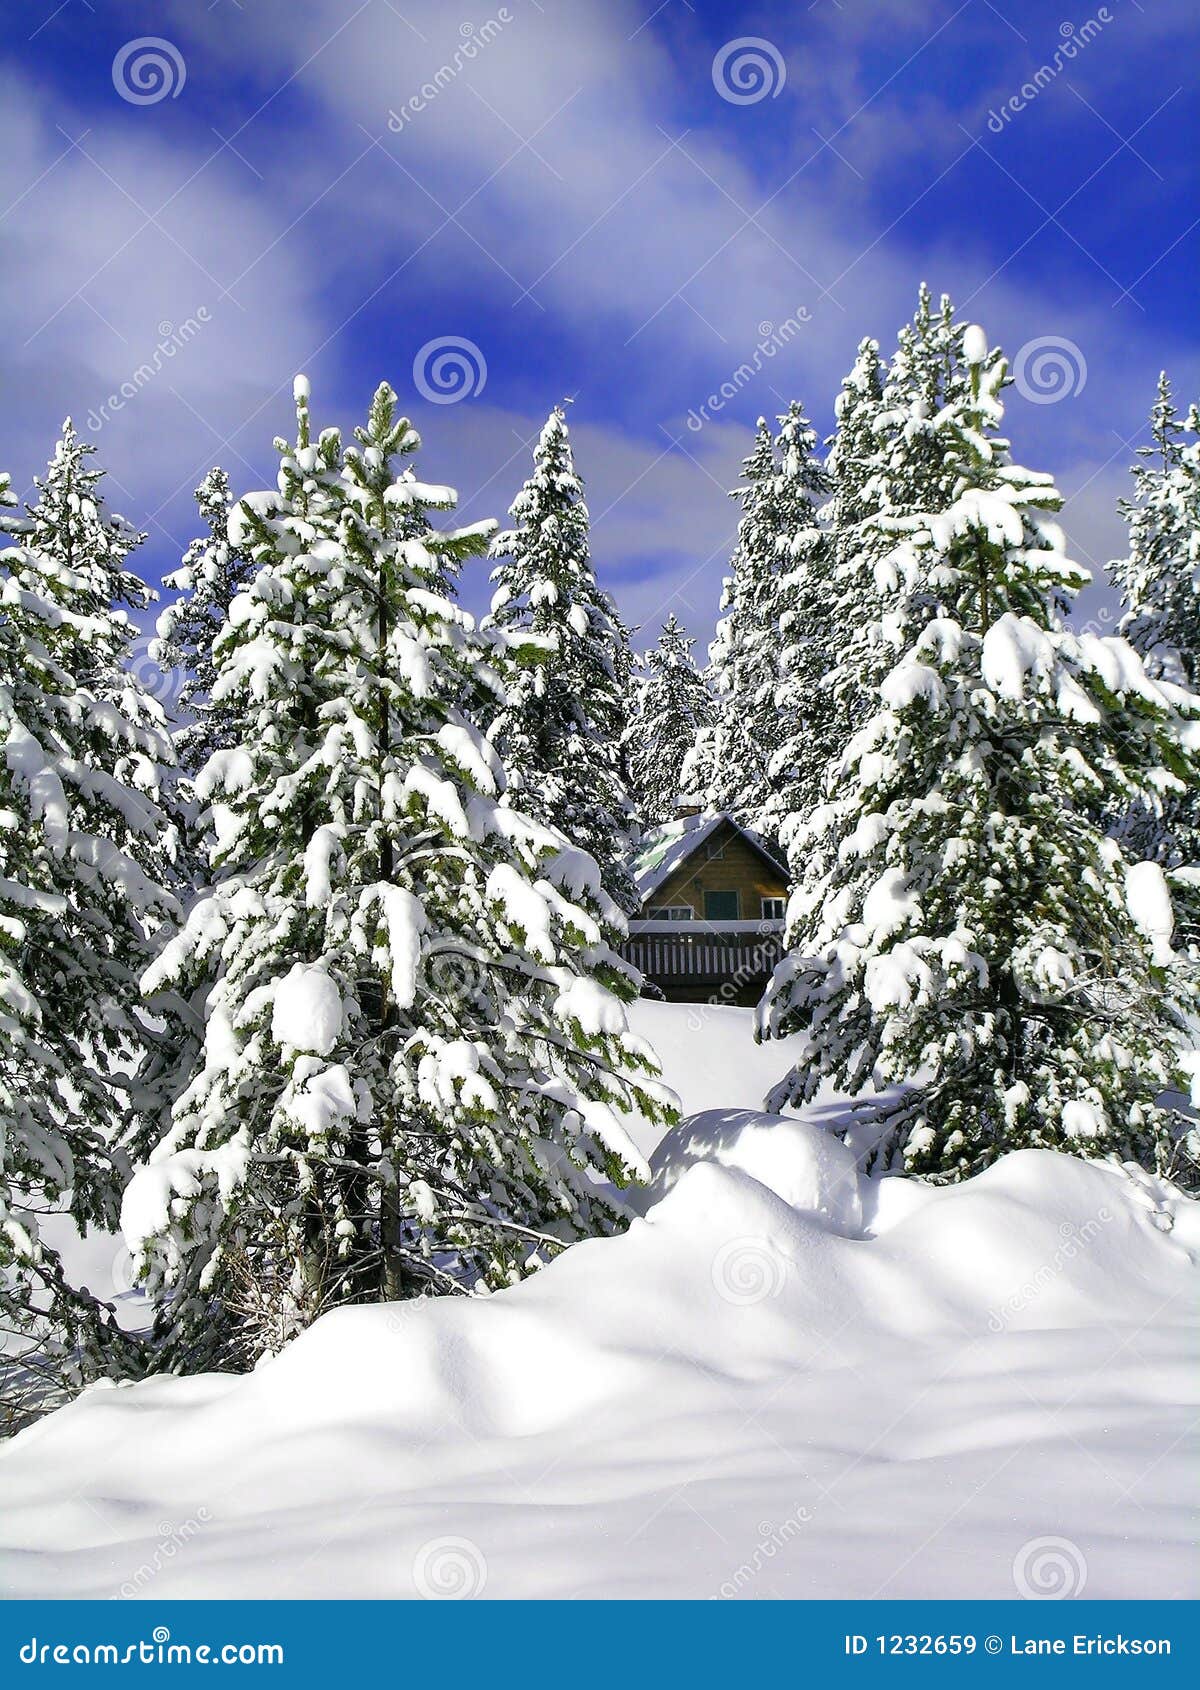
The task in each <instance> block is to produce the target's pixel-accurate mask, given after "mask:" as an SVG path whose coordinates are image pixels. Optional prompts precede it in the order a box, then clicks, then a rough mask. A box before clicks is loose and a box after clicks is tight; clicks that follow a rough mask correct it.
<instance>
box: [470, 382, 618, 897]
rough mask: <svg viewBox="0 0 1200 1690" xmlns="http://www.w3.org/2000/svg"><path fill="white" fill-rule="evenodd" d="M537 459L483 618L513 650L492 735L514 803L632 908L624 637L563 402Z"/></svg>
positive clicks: (496, 553) (499, 544) (496, 547)
mask: <svg viewBox="0 0 1200 1690" xmlns="http://www.w3.org/2000/svg"><path fill="white" fill-rule="evenodd" d="M533 461H534V470H533V474H532V476H531V477H530V478H529V480H528V481H526V483H525V485H524V486H523V487H522V489H521V491H520V492H519V493H518V494H517V497H516V499H515V500H514V501H513V504H512V508H511V510H510V511H509V516H510V518H511V520H512V524H513V526H512V528H511V529H510V530H508V531H507V532H506V533H503V534H499V535H497V537H496V539H495V541H494V542H493V545H492V548H491V555H492V557H493V558H494V559H497V560H498V562H497V565H496V568H495V570H494V571H493V574H492V581H493V582H494V584H495V594H494V596H493V599H492V608H491V615H490V617H489V620H488V625H489V626H490V627H491V628H494V629H496V630H498V631H499V632H500V633H502V634H503V635H504V636H505V638H506V640H507V642H508V644H509V647H510V650H511V654H512V655H511V658H510V660H509V663H508V664H507V666H506V667H507V672H508V680H509V686H508V695H507V698H506V701H505V703H504V704H503V705H502V707H501V708H500V709H499V710H498V712H497V713H496V716H495V718H494V720H493V722H492V724H491V727H490V730H489V734H490V738H491V740H492V742H493V744H494V745H495V746H496V749H497V750H498V751H499V753H500V755H501V757H502V759H503V761H504V764H505V767H506V768H507V769H508V771H509V778H510V781H511V796H512V801H513V802H514V803H515V804H518V805H520V806H521V807H522V808H523V809H524V810H526V811H527V813H528V814H529V815H530V816H532V817H533V818H534V819H535V820H537V821H541V822H544V823H546V824H547V825H548V826H550V827H554V828H557V829H558V830H559V832H561V833H564V834H565V835H566V836H567V838H568V839H569V840H571V841H572V843H573V844H576V845H580V846H582V847H583V849H584V850H585V851H588V852H589V853H590V854H591V855H592V856H593V857H595V859H596V861H597V863H598V864H599V865H600V872H601V875H602V877H603V882H604V885H605V888H606V889H607V890H608V891H609V892H610V893H611V895H612V896H613V897H614V898H615V899H616V900H617V902H618V903H619V904H620V905H621V906H622V908H623V909H625V910H631V909H633V908H634V907H635V905H636V901H637V900H636V895H635V893H634V890H633V885H632V882H631V880H630V878H629V870H628V866H627V863H628V857H629V853H630V829H631V826H632V823H633V806H632V800H631V798H630V794H629V790H628V781H627V776H626V771H625V768H624V762H623V757H622V744H623V741H624V735H625V729H626V725H627V712H628V697H629V690H630V680H631V658H630V651H629V637H628V633H627V631H626V629H625V628H624V625H623V624H622V623H621V621H620V618H619V617H618V616H617V613H616V608H615V606H614V605H613V602H612V599H611V598H610V597H609V595H608V594H607V593H605V592H603V591H602V590H601V588H600V586H599V584H598V583H597V581H596V576H595V572H594V571H593V569H592V563H591V555H590V547H589V540H588V531H589V517H588V510H587V505H586V504H585V503H584V498H583V483H582V482H581V480H580V478H579V476H578V475H577V474H576V471H575V461H574V457H573V454H572V451H571V440H570V435H569V434H568V431H567V424H566V418H565V417H564V415H563V412H562V411H561V410H555V411H552V412H551V413H550V416H549V418H548V420H547V422H546V425H545V427H544V428H543V429H542V432H541V435H540V437H539V439H538V443H537V446H536V448H535V450H534V460H533Z"/></svg>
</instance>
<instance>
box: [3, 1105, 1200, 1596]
mask: <svg viewBox="0 0 1200 1690" xmlns="http://www.w3.org/2000/svg"><path fill="white" fill-rule="evenodd" d="M817 1133H818V1129H817V1128H815V1127H814V1126H813V1125H812V1124H811V1123H810V1122H804V1121H800V1122H795V1121H781V1120H778V1119H769V1118H763V1117H755V1116H753V1115H750V1114H748V1113H746V1112H741V1114H740V1115H738V1116H737V1117H736V1118H735V1116H734V1113H733V1112H731V1111H711V1112H709V1114H708V1115H706V1116H704V1117H701V1118H700V1119H699V1120H698V1121H693V1122H692V1123H691V1125H690V1128H689V1129H688V1130H687V1131H679V1130H676V1131H675V1132H673V1133H672V1134H671V1135H670V1136H669V1138H668V1139H667V1140H665V1141H664V1143H663V1144H662V1145H661V1146H660V1147H659V1151H658V1153H657V1154H656V1157H655V1164H656V1166H655V1180H656V1182H657V1185H658V1187H659V1190H660V1191H661V1192H662V1195H661V1199H660V1200H659V1201H657V1202H656V1203H653V1204H652V1206H651V1207H650V1208H649V1210H648V1212H647V1214H646V1216H645V1218H643V1219H638V1220H636V1221H635V1222H634V1223H633V1225H632V1226H631V1228H630V1230H629V1232H628V1233H627V1234H625V1235H624V1236H622V1237H620V1238H617V1239H611V1240H605V1241H596V1242H592V1243H586V1244H581V1245H577V1246H576V1247H575V1248H573V1249H572V1250H570V1251H568V1252H567V1253H566V1254H565V1255H564V1256H562V1257H561V1258H560V1259H559V1260H558V1261H556V1262H555V1263H554V1264H553V1265H552V1266H550V1267H548V1268H546V1269H545V1270H544V1271H543V1272H541V1273H540V1274H538V1275H537V1276H536V1277H534V1278H533V1279H532V1280H529V1281H527V1282H526V1283H524V1284H522V1285H520V1286H518V1287H516V1288H514V1289H512V1290H510V1291H506V1292H502V1293H499V1294H497V1295H495V1296H493V1297H490V1298H485V1299H479V1300H474V1299H465V1298H464V1299H441V1300H437V1301H432V1302H424V1303H421V1304H404V1305H397V1306H394V1307H388V1306H379V1307H361V1308H354V1309H345V1310H341V1311H339V1312H337V1313H334V1314H332V1315H329V1316H327V1317H325V1318H324V1319H323V1320H321V1321H319V1322H318V1323H317V1325H316V1326H314V1327H313V1328H312V1329H311V1330H310V1331H309V1332H308V1333H306V1334H305V1335H304V1336H303V1337H301V1338H300V1339H299V1340H298V1341H297V1342H295V1343H294V1344H293V1345H292V1346H291V1347H290V1348H289V1349H288V1350H286V1351H285V1352H284V1353H283V1354H282V1355H281V1356H280V1357H278V1358H277V1359H276V1360H274V1361H271V1362H269V1363H267V1364H266V1365H264V1366H262V1367H260V1368H259V1369H258V1370H257V1372H255V1373H254V1374H252V1375H250V1376H247V1377H236V1378H235V1377H222V1376H215V1375H210V1376H206V1377H203V1378H199V1379H187V1380H179V1379H160V1380H152V1381H149V1382H146V1383H144V1384H142V1385H138V1386H134V1387H129V1388H123V1389H104V1390H94V1391H92V1392H90V1393H89V1394H87V1395H86V1396H85V1397H83V1398H82V1399H81V1400H79V1401H78V1402H76V1403H74V1404H72V1405H71V1406H70V1407H68V1408H66V1409H64V1410H61V1411H60V1412H59V1413H57V1414H55V1415H53V1416H51V1417H49V1418H48V1419H47V1420H45V1421H43V1422H41V1423H40V1424H39V1425H37V1426H35V1427H33V1428H31V1429H30V1430H29V1431H28V1432H26V1433H24V1434H22V1435H21V1436H20V1437H18V1438H16V1439H15V1440H13V1442H12V1443H11V1444H10V1445H8V1446H7V1448H6V1449H5V1450H4V1451H3V1453H2V1454H0V1586H2V1587H3V1589H4V1591H5V1593H6V1594H8V1595H29V1596H44V1595H50V1596H78V1597H91V1596H107V1595H115V1594H119V1593H123V1594H125V1595H139V1596H153V1597H163V1598H167V1597H185V1596H186V1597H200V1596H239V1597H249V1596H268V1595H269V1596H278V1597H302V1596H324V1597H350V1596H359V1597H361V1596H368V1597H372V1596H373V1597H397V1596H408V1595H413V1594H418V1595H434V1594H438V1593H439V1592H440V1591H441V1589H442V1587H443V1585H444V1584H446V1583H450V1584H457V1583H458V1582H459V1575H461V1578H462V1580H463V1581H465V1586H466V1588H465V1590H463V1592H462V1593H464V1594H481V1593H484V1592H485V1591H486V1594H487V1595H489V1596H497V1597H513V1596H563V1597H566V1596H578V1597H596V1596H620V1595H637V1596H647V1595H654V1596H662V1597H695V1596H707V1595H714V1596H715V1595H726V1596H730V1595H747V1596H843V1597H869V1596H872V1595H876V1594H879V1595H885V1596H906V1595H922V1594H923V1595H928V1594H930V1593H936V1594H938V1595H940V1596H947V1597H962V1596H968V1595H977V1596H997V1597H1001V1596H1011V1595H1013V1594H1014V1582H1016V1587H1017V1589H1018V1590H1019V1588H1020V1582H1019V1581H1020V1579H1021V1578H1022V1577H1028V1576H1029V1574H1028V1565H1027V1564H1028V1562H1029V1559H1030V1557H1031V1556H1032V1555H1034V1554H1035V1553H1036V1545H1037V1543H1038V1541H1039V1540H1043V1539H1046V1538H1049V1537H1053V1538H1056V1539H1065V1540H1067V1541H1068V1542H1069V1543H1070V1544H1071V1545H1072V1547H1073V1552H1074V1555H1076V1556H1077V1557H1078V1564H1079V1566H1081V1567H1082V1568H1083V1569H1084V1572H1085V1576H1086V1583H1087V1594H1088V1595H1089V1596H1100V1597H1104V1596H1116V1595H1124V1596H1150V1595H1156V1596H1163V1595H1169V1596H1182V1595H1184V1594H1187V1593H1189V1592H1193V1591H1194V1586H1195V1583H1196V1571H1195V1567H1194V1562H1193V1559H1192V1557H1191V1556H1190V1554H1189V1553H1188V1551H1187V1549H1186V1547H1185V1546H1186V1543H1187V1539H1188V1537H1189V1535H1190V1531H1189V1521H1188V1518H1187V1516H1186V1513H1185V1502H1186V1498H1187V1497H1188V1496H1190V1495H1193V1494H1194V1491H1195V1478H1196V1471H1197V1463H1196V1461H1195V1459H1194V1453H1193V1452H1190V1451H1189V1449H1188V1434H1189V1428H1190V1427H1191V1425H1192V1422H1193V1421H1194V1418H1195V1408H1194V1402H1193V1399H1194V1398H1195V1396H1196V1394H1197V1386H1198V1383H1200V1371H1198V1370H1197V1368H1196V1367H1195V1362H1194V1348H1195V1345H1194V1340H1195V1321H1194V1318H1192V1311H1193V1309H1194V1307H1195V1293H1196V1289H1197V1282H1198V1279H1200V1275H1198V1273H1197V1266H1196V1256H1195V1254H1194V1252H1195V1251H1196V1249H1197V1247H1198V1246H1200V1224H1198V1222H1197V1213H1198V1210H1200V1206H1198V1205H1197V1204H1195V1203H1192V1202H1189V1201H1188V1200H1186V1199H1183V1198H1181V1197H1180V1196H1179V1195H1178V1194H1177V1193H1174V1192H1172V1191H1171V1190H1170V1189H1169V1188H1165V1187H1161V1186H1159V1185H1158V1184H1157V1183H1156V1182H1154V1181H1153V1180H1150V1179H1148V1178H1146V1177H1145V1176H1139V1177H1138V1178H1136V1179H1135V1178H1132V1177H1130V1176H1129V1175H1127V1174H1125V1173H1123V1172H1122V1171H1120V1170H1117V1169H1113V1168H1109V1167H1105V1166H1099V1165H1095V1164H1087V1163H1083V1162H1080V1161H1077V1160H1074V1159H1072V1158H1069V1157H1065V1156H1060V1155H1056V1154H1054V1153H1051V1152H1047V1151H1023V1152H1020V1153H1017V1154H1014V1155H1011V1156H1009V1157H1008V1158H1006V1159H1005V1160H1004V1161H1002V1162H1001V1163H1000V1164H999V1165H997V1166H996V1167H995V1168H993V1169H991V1170H990V1171H989V1172H987V1173H986V1174H984V1175H982V1176H981V1177H979V1178H978V1179H975V1180H973V1181H971V1182H970V1183H968V1184H966V1185H964V1186H960V1187H957V1188H951V1189H943V1190H935V1189H933V1188H930V1187H922V1186H919V1185H916V1184H913V1183H911V1182H907V1181H901V1180H884V1181H879V1182H875V1181H862V1180H859V1179H858V1178H857V1176H855V1175H853V1174H852V1170H850V1169H849V1168H848V1167H847V1162H846V1158H845V1155H844V1153H843V1152H841V1150H840V1147H837V1146H835V1145H833V1144H832V1143H830V1144H828V1145H826V1144H823V1143H822V1142H821V1140H820V1138H819V1136H814V1135H816V1134H817ZM706 1158H707V1159H706ZM850 1184H852V1185H853V1196H850V1195H848V1189H849V1186H850ZM856 1204H857V1207H856ZM1189 1405H1191V1406H1189ZM164 1544H166V1545H168V1546H169V1552H168V1549H165V1548H164ZM451 1554H453V1556H454V1558H455V1559H454V1566H453V1568H451V1567H450V1566H449V1564H447V1566H446V1567H445V1568H443V1566H442V1562H443V1560H445V1558H446V1557H447V1556H449V1555H451ZM1072 1565H1073V1566H1074V1565H1075V1562H1074V1560H1073V1561H1072ZM451 1571H453V1572H454V1574H455V1578H454V1579H451V1578H450V1573H451ZM443 1573H444V1574H445V1576H444V1577H443ZM1078 1576H1080V1575H1079V1573H1078V1572H1077V1573H1076V1577H1078Z"/></svg>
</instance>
